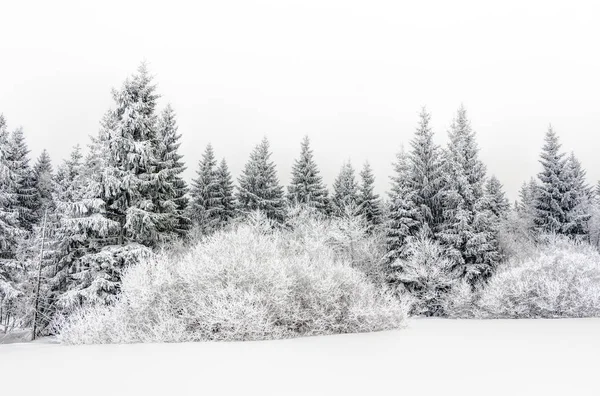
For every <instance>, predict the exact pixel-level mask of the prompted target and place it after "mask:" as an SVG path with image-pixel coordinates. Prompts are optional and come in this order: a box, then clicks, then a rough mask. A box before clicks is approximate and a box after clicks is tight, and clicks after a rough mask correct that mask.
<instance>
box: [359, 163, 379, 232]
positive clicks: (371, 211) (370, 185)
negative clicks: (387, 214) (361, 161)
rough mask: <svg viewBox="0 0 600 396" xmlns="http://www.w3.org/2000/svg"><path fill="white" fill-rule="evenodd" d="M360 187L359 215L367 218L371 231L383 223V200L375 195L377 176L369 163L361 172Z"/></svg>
mask: <svg viewBox="0 0 600 396" xmlns="http://www.w3.org/2000/svg"><path fill="white" fill-rule="evenodd" d="M360 180H361V182H360V185H359V188H358V200H357V205H358V213H359V214H360V215H362V216H364V217H365V220H366V221H367V224H368V228H369V230H372V229H373V228H374V227H376V226H378V225H379V224H381V222H382V209H381V200H380V199H379V195H377V194H375V176H374V175H373V170H372V169H371V165H369V163H368V162H365V165H364V167H363V169H362V171H361V172H360Z"/></svg>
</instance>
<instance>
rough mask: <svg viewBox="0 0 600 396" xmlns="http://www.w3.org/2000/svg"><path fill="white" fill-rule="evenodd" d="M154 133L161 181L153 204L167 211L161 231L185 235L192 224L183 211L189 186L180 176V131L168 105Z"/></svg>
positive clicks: (186, 204)
mask: <svg viewBox="0 0 600 396" xmlns="http://www.w3.org/2000/svg"><path fill="white" fill-rule="evenodd" d="M157 135H158V136H157V137H158V138H157V141H156V144H157V147H156V158H157V161H158V163H157V169H156V173H158V174H159V175H160V180H161V181H162V182H161V183H160V184H159V186H160V187H161V189H159V190H157V191H156V195H155V198H154V205H155V206H156V207H157V208H158V210H159V211H160V212H161V213H164V214H167V215H168V217H167V218H166V220H165V221H164V222H163V224H164V227H163V228H162V229H161V232H162V233H164V234H167V238H168V239H169V238H173V237H175V236H179V237H185V236H186V235H187V233H188V232H189V230H190V228H191V220H190V219H189V218H188V217H187V215H186V212H187V206H188V198H187V196H186V194H187V191H188V188H187V183H186V182H185V180H183V178H182V177H181V174H182V173H183V172H184V171H185V165H184V163H183V161H182V158H183V156H182V155H181V154H179V146H180V145H181V143H180V142H179V140H180V139H181V134H179V133H178V127H177V121H176V119H175V111H174V110H173V108H172V107H171V105H167V107H166V108H165V109H164V110H163V112H162V114H161V115H160V118H159V121H158V131H157ZM169 235H172V236H171V237H169Z"/></svg>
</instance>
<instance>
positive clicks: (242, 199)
mask: <svg viewBox="0 0 600 396" xmlns="http://www.w3.org/2000/svg"><path fill="white" fill-rule="evenodd" d="M238 182H239V186H238V191H237V201H238V205H239V206H238V208H239V210H240V211H241V212H242V213H244V214H248V213H250V212H252V211H255V210H260V211H262V212H264V213H265V214H266V216H267V217H268V218H269V219H271V220H275V221H279V222H282V221H284V220H285V215H286V204H285V198H284V195H283V188H282V187H281V185H280V184H279V179H278V178H277V170H276V168H275V163H274V162H273V161H271V152H270V151H269V141H268V140H267V138H264V139H263V140H262V142H261V143H260V144H259V145H258V146H256V147H255V148H254V150H253V151H252V153H251V154H250V160H249V161H248V162H247V163H246V166H245V168H244V170H243V171H242V175H241V176H240V178H239V179H238Z"/></svg>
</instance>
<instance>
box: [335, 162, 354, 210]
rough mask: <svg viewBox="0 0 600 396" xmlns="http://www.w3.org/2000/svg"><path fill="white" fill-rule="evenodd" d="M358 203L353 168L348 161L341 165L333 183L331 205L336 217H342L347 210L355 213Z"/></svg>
mask: <svg viewBox="0 0 600 396" xmlns="http://www.w3.org/2000/svg"><path fill="white" fill-rule="evenodd" d="M358 203H359V202H358V184H357V183H356V178H355V176H354V168H353V167H352V164H351V163H350V161H348V162H346V163H344V164H343V165H342V169H341V170H340V173H339V174H338V176H337V177H336V179H335V181H334V182H333V196H332V198H331V205H332V209H333V212H334V214H335V215H336V216H343V215H344V214H346V212H347V210H348V209H351V210H352V211H353V212H356V211H357V207H358Z"/></svg>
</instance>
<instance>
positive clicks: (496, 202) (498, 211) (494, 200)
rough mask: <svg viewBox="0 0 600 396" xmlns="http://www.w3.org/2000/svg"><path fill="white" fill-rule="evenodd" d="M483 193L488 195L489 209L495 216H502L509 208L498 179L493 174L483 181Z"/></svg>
mask: <svg viewBox="0 0 600 396" xmlns="http://www.w3.org/2000/svg"><path fill="white" fill-rule="evenodd" d="M485 195H486V196H487V197H488V203H489V210H490V211H491V212H492V213H493V214H494V216H496V217H497V218H499V219H500V218H503V217H505V216H506V214H507V213H508V212H509V210H510V203H509V202H508V199H507V198H506V195H505V194H504V189H503V186H502V183H500V180H498V178H497V177H496V176H494V175H492V177H490V178H489V179H488V181H487V182H486V183H485Z"/></svg>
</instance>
